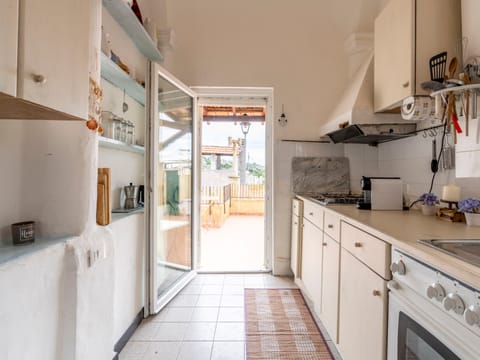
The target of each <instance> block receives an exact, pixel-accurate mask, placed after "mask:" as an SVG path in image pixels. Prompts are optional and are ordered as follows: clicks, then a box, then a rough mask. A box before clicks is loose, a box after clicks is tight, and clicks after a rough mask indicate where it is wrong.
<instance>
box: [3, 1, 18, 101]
mask: <svg viewBox="0 0 480 360" xmlns="http://www.w3.org/2000/svg"><path fill="white" fill-rule="evenodd" d="M17 43H18V0H3V1H2V5H1V6H0V44H1V45H2V51H0V92H3V93H6V94H9V95H12V96H15V95H16V93H17Z"/></svg>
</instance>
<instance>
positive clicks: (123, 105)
mask: <svg viewBox="0 0 480 360" xmlns="http://www.w3.org/2000/svg"><path fill="white" fill-rule="evenodd" d="M122 111H123V113H124V114H125V113H126V112H127V111H128V104H127V103H126V102H125V89H123V104H122Z"/></svg>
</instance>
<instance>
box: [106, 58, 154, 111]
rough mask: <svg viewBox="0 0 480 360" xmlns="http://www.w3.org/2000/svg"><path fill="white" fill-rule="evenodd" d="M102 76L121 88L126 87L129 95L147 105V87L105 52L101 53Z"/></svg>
mask: <svg viewBox="0 0 480 360" xmlns="http://www.w3.org/2000/svg"><path fill="white" fill-rule="evenodd" d="M101 76H102V78H104V79H105V80H107V81H108V82H110V83H112V84H113V85H115V86H116V87H118V88H119V89H122V90H123V89H124V90H125V93H126V94H127V95H129V96H130V97H131V98H133V99H135V100H136V101H138V102H139V103H140V104H142V105H144V106H145V88H144V87H143V86H141V85H140V84H139V83H137V82H136V81H135V80H133V79H132V78H131V77H130V76H128V74H127V73H126V72H125V71H123V70H122V69H120V67H119V66H118V65H117V64H115V63H114V62H113V61H112V60H110V59H109V58H108V57H107V55H105V54H104V53H102V54H101Z"/></svg>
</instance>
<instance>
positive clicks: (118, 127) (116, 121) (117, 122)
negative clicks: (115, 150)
mask: <svg viewBox="0 0 480 360" xmlns="http://www.w3.org/2000/svg"><path fill="white" fill-rule="evenodd" d="M113 129H114V130H113V137H112V139H115V140H118V141H121V140H120V138H121V133H122V119H121V118H119V117H116V116H115V117H114V118H113Z"/></svg>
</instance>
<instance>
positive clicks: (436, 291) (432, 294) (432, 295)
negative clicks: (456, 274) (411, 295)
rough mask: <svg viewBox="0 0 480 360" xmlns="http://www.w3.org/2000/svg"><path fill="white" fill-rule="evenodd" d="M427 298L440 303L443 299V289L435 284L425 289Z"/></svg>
mask: <svg viewBox="0 0 480 360" xmlns="http://www.w3.org/2000/svg"><path fill="white" fill-rule="evenodd" d="M427 296H428V298H429V299H435V300H437V301H440V302H442V300H443V298H444V297H445V290H444V289H443V286H442V285H440V284H439V283H435V284H432V285H430V286H429V287H428V288H427Z"/></svg>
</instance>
